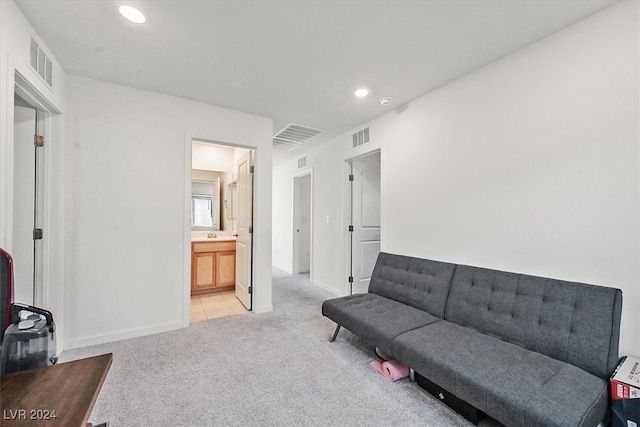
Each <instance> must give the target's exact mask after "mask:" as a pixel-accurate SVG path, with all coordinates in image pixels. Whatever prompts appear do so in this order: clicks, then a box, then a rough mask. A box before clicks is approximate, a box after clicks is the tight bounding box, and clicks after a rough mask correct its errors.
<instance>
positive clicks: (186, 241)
mask: <svg viewBox="0 0 640 427" xmlns="http://www.w3.org/2000/svg"><path fill="white" fill-rule="evenodd" d="M193 141H198V142H204V143H208V144H212V145H221V146H224V147H233V148H244V149H247V150H253V164H254V165H256V163H257V162H258V151H259V150H258V147H256V146H254V145H244V144H236V143H231V142H224V141H218V140H214V139H210V138H203V137H201V136H197V135H192V134H190V133H189V132H186V134H185V140H184V183H183V189H184V194H183V221H182V223H183V257H182V258H183V259H182V265H183V275H182V276H183V283H182V327H184V328H186V327H188V326H189V325H190V324H191V170H192V151H193V149H192V146H193ZM234 168H235V165H234ZM253 185H254V187H253V218H254V219H253V222H254V227H255V222H256V221H255V218H256V215H257V213H258V211H257V193H258V190H257V186H256V182H255V175H254V183H253ZM254 237H255V236H254ZM251 257H252V263H251V264H252V265H251V275H252V277H254V278H255V277H256V264H257V263H256V260H257V258H258V256H257V251H256V245H255V241H254V244H253V245H252V249H251ZM251 286H252V295H251V298H252V301H255V298H254V296H255V293H256V290H257V281H256V280H253V281H252V284H251ZM255 309H256V307H255V304H252V307H251V311H256V310H255Z"/></svg>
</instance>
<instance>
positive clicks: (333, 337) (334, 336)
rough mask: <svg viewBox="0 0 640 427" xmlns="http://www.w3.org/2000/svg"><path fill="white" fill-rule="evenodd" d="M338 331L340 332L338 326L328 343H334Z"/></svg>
mask: <svg viewBox="0 0 640 427" xmlns="http://www.w3.org/2000/svg"><path fill="white" fill-rule="evenodd" d="M338 331H340V325H338V326H336V331H335V332H334V333H333V336H332V337H331V339H330V340H329V342H334V341H335V340H336V337H337V336H338Z"/></svg>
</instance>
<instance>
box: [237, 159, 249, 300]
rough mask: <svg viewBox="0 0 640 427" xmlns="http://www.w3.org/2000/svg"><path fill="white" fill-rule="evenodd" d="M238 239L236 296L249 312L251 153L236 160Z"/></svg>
mask: <svg viewBox="0 0 640 427" xmlns="http://www.w3.org/2000/svg"><path fill="white" fill-rule="evenodd" d="M237 172H238V178H237V180H238V226H237V232H238V238H237V241H236V296H237V297H238V299H239V300H240V301H241V302H242V304H244V306H245V307H246V308H247V310H251V294H252V291H253V290H252V270H253V269H252V264H253V249H252V247H253V151H248V152H247V153H246V154H245V155H244V156H242V157H241V158H240V159H239V160H238V164H237Z"/></svg>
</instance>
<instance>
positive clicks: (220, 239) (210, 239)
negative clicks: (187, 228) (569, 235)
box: [191, 236, 236, 243]
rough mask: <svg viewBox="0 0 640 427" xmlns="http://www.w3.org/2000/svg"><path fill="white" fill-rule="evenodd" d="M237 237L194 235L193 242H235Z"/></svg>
mask: <svg viewBox="0 0 640 427" xmlns="http://www.w3.org/2000/svg"><path fill="white" fill-rule="evenodd" d="M235 240H236V238H235V237H233V236H219V237H192V238H191V242H192V243H193V242H235Z"/></svg>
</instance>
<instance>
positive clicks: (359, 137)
mask: <svg viewBox="0 0 640 427" xmlns="http://www.w3.org/2000/svg"><path fill="white" fill-rule="evenodd" d="M367 142H369V128H368V127H367V128H364V129H361V130H359V131H358V132H356V133H354V134H353V148H356V147H359V146H361V145H362V144H366V143H367Z"/></svg>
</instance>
